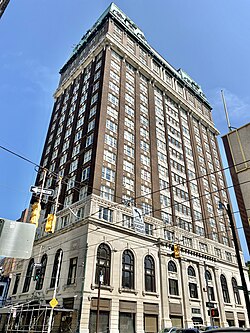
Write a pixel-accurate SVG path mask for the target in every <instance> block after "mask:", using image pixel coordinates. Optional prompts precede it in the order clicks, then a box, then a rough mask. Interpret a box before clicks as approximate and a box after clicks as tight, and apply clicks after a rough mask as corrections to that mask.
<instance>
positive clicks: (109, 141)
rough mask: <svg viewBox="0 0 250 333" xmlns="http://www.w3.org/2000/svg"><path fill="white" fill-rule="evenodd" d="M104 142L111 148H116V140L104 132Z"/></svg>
mask: <svg viewBox="0 0 250 333" xmlns="http://www.w3.org/2000/svg"><path fill="white" fill-rule="evenodd" d="M104 142H105V143H106V144H107V145H109V146H110V147H113V148H116V146H117V140H116V139H115V138H113V136H111V135H109V134H105V138H104Z"/></svg>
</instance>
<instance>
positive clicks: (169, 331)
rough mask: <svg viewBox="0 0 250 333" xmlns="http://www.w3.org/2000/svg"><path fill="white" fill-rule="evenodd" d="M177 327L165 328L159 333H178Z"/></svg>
mask: <svg viewBox="0 0 250 333" xmlns="http://www.w3.org/2000/svg"><path fill="white" fill-rule="evenodd" d="M177 329H178V328H177V327H165V328H163V329H162V330H161V331H160V332H159V333H176V330H177Z"/></svg>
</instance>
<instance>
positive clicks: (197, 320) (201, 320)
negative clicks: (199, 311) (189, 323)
mask: <svg viewBox="0 0 250 333" xmlns="http://www.w3.org/2000/svg"><path fill="white" fill-rule="evenodd" d="M192 320H193V322H194V323H197V324H203V319H202V318H201V317H192Z"/></svg>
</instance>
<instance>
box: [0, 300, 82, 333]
mask: <svg viewBox="0 0 250 333" xmlns="http://www.w3.org/2000/svg"><path fill="white" fill-rule="evenodd" d="M6 310H7V309H6ZM51 310H52V308H51V306H50V305H49V304H39V303H34V302H30V303H28V304H27V303H24V304H17V305H11V306H9V307H8V310H7V311H6V312H8V320H7V323H6V325H5V330H4V332H6V333H19V332H20V333H21V332H22V333H26V332H28V333H47V332H48V323H49V316H50V313H51ZM74 312H76V310H73V309H64V308H55V309H54V315H53V325H52V330H51V333H61V332H65V333H66V332H67V333H73V332H74V331H73V330H72V324H73V323H72V317H73V313H74ZM73 326H74V324H73Z"/></svg>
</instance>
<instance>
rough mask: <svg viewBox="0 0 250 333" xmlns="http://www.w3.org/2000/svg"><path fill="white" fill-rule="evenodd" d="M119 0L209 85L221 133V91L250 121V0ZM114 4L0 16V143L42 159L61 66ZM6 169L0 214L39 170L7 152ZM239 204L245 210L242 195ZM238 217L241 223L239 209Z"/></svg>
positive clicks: (50, 2) (20, 9)
mask: <svg viewBox="0 0 250 333" xmlns="http://www.w3.org/2000/svg"><path fill="white" fill-rule="evenodd" d="M115 3H116V4H117V5H118V6H119V7H120V8H121V9H122V10H123V11H124V12H125V13H126V14H127V15H128V16H129V17H130V18H131V19H132V20H133V21H134V22H135V23H136V24H137V25H138V26H139V27H140V28H141V29H142V31H143V32H144V34H145V36H146V38H147V40H148V42H149V43H150V45H151V46H152V47H154V48H155V49H156V50H157V51H158V52H159V53H160V54H161V55H162V56H163V57H164V58H165V59H166V60H167V61H168V62H170V63H171V64H172V65H173V66H174V67H175V68H180V67H181V68H183V69H184V70H185V71H186V72H187V73H188V74H189V75H190V76H191V77H192V78H193V79H194V80H196V81H197V82H198V83H199V84H200V85H201V86H202V89H203V91H204V92H205V94H206V95H207V97H208V99H209V101H210V103H211V104H212V106H213V109H214V110H213V118H214V121H215V124H216V127H217V128H218V129H219V131H220V132H221V134H225V133H226V132H227V126H226V120H225V115H224V111H223V105H222V101H221V96H220V90H221V89H223V90H224V92H225V97H226V101H227V105H228V109H229V113H230V119H231V124H232V126H234V127H239V126H241V125H244V124H245V123H248V122H250V111H249V110H250V94H249V91H250V89H249V88H250V87H249V85H250V84H249V77H250V64H249V62H250V61H249V59H250V58H249V54H250V42H249V31H250V20H249V12H250V1H249V0H237V1H235V0H219V1H218V0H202V1H201V0H189V1H186V0H154V1H150V0H117V1H116V2H115ZM109 4H110V1H107V0H99V1H98V0H92V1H88V0H40V1H34V0H21V1H20V0H16V1H11V2H10V4H9V6H8V7H7V9H6V11H5V13H4V15H3V16H2V19H1V20H0V47H1V52H0V110H1V122H0V145H2V146H5V147H7V148H8V149H11V150H14V151H15V152H17V153H19V154H21V155H24V156H26V157H27V158H29V159H31V160H32V161H34V162H36V163H38V164H39V161H40V156H41V151H42V147H43V144H44V140H45V135H46V131H47V128H48V123H49V119H50V115H51V110H52V106H53V93H54V91H55V89H56V87H57V85H58V81H59V74H58V72H59V69H60V68H61V67H62V65H63V64H64V63H65V62H66V60H67V59H68V57H69V56H70V54H71V52H72V50H73V47H74V45H75V44H77V43H78V41H79V40H80V38H81V37H82V35H83V34H84V33H85V32H86V31H87V30H88V29H89V28H90V27H91V26H92V25H93V24H94V22H95V21H96V19H97V18H98V17H99V16H100V15H101V14H102V12H103V11H104V10H105V9H106V8H107V7H108V6H109ZM219 141H220V139H219ZM220 146H221V148H222V145H221V144H220ZM221 153H222V155H223V154H224V152H223V150H222V149H221ZM0 170H1V172H0V216H1V217H5V218H8V219H17V218H18V217H19V216H20V213H21V211H22V210H23V209H25V207H27V206H28V204H29V199H30V192H29V188H30V186H31V185H33V184H34V180H35V175H36V172H35V171H34V167H33V166H32V165H30V164H28V163H27V162H25V161H23V160H21V159H18V158H16V157H14V156H12V155H10V154H8V153H7V152H4V151H3V150H0ZM228 184H229V185H230V179H229V180H228ZM233 208H234V210H235V211H236V210H238V209H237V206H236V205H235V200H233ZM236 219H237V223H239V221H238V216H237V215H236ZM239 231H240V235H241V239H243V236H242V230H240V229H239ZM243 247H244V254H245V258H246V259H249V255H248V251H247V249H246V247H245V245H244V244H243Z"/></svg>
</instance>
